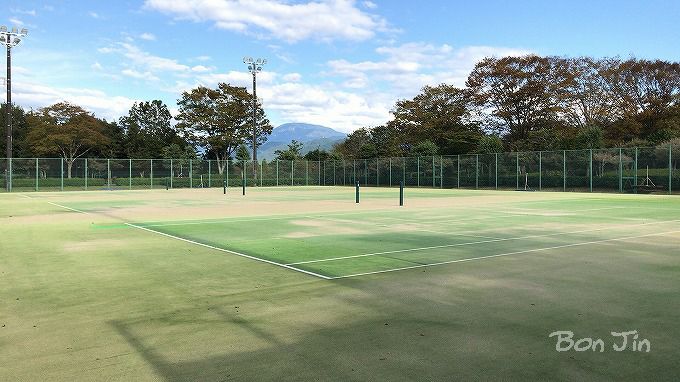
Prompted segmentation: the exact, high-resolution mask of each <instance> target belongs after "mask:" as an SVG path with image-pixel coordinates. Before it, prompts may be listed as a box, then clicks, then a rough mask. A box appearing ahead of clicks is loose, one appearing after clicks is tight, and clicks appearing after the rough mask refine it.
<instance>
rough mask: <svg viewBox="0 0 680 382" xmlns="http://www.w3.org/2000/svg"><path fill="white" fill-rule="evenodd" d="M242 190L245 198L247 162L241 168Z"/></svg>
mask: <svg viewBox="0 0 680 382" xmlns="http://www.w3.org/2000/svg"><path fill="white" fill-rule="evenodd" d="M241 189H242V190H243V196H245V195H246V161H243V166H242V167H241Z"/></svg>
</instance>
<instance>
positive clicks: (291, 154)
mask: <svg viewBox="0 0 680 382" xmlns="http://www.w3.org/2000/svg"><path fill="white" fill-rule="evenodd" d="M303 146H304V145H303V144H302V142H298V141H296V140H295V139H293V140H292V141H291V142H290V143H289V144H288V148H286V149H285V150H276V151H274V154H275V155H276V159H278V160H297V159H301V158H302V155H300V151H301V150H302V147H303Z"/></svg>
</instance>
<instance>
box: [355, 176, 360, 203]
mask: <svg viewBox="0 0 680 382" xmlns="http://www.w3.org/2000/svg"><path fill="white" fill-rule="evenodd" d="M355 194H356V202H357V203H359V181H357V183H356V191H355Z"/></svg>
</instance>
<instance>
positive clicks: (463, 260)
mask: <svg viewBox="0 0 680 382" xmlns="http://www.w3.org/2000/svg"><path fill="white" fill-rule="evenodd" d="M674 233H680V230H679V231H668V232H658V233H650V234H646V235H639V236H627V237H619V238H615V239H604V240H596V241H587V242H583V243H573V244H565V245H558V246H555V247H545V248H537V249H527V250H524V251H517V252H508V253H499V254H496V255H489V256H480V257H472V258H469V259H458V260H449V261H442V262H438V263H432V264H422V265H412V266H408V267H400V268H393V269H386V270H382V271H373V272H363V273H355V274H351V275H345V276H335V277H332V279H346V278H349V277H357V276H366V275H374V274H378V273H387V272H396V271H403V270H407V269H415V268H425V267H434V266H437V265H445V264H453V263H463V262H467V261H475V260H485V259H492V258H496V257H503V256H513V255H520V254H524V253H531V252H542V251H550V250H553V249H560V248H569V247H578V246H583V245H590V244H600V243H606V242H611V241H623V240H630V239H639V238H643V237H652V236H663V235H669V234H674Z"/></svg>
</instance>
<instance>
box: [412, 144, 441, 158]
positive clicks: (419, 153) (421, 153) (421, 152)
mask: <svg viewBox="0 0 680 382" xmlns="http://www.w3.org/2000/svg"><path fill="white" fill-rule="evenodd" d="M438 153H439V148H438V147H437V145H436V144H434V142H432V141H430V140H424V141H422V142H418V143H417V144H416V145H415V146H413V150H411V155H413V156H416V157H431V156H435V155H437V154H438Z"/></svg>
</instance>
